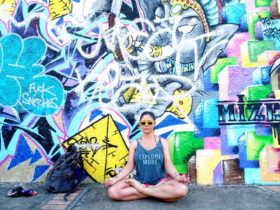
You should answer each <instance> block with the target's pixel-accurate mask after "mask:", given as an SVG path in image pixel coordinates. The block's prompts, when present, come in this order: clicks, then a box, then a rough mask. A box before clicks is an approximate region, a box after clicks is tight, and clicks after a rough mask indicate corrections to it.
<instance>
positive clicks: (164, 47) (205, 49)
mask: <svg viewBox="0 0 280 210" xmlns="http://www.w3.org/2000/svg"><path fill="white" fill-rule="evenodd" d="M141 6H142V8H143V10H144V14H146V17H147V18H148V20H147V19H146V20H144V21H145V23H147V26H146V27H147V30H146V32H145V33H138V35H137V33H135V31H133V32H131V31H130V29H129V28H128V27H127V28H125V29H123V28H122V29H121V32H122V33H121V34H122V35H121V38H119V39H118V41H119V42H120V43H119V45H120V48H121V49H122V53H123V54H124V56H123V57H124V61H123V63H124V65H122V66H124V69H125V70H123V71H126V75H129V76H130V78H131V79H130V81H129V83H127V82H125V84H124V85H123V86H122V88H121V89H119V90H118V91H117V92H116V94H119V97H118V101H117V104H118V105H119V106H120V107H126V106H128V107H129V105H130V104H131V103H133V109H134V112H135V111H136V113H137V112H141V111H142V110H143V109H147V105H148V106H149V109H151V110H152V111H153V112H154V113H155V115H156V116H157V117H158V116H161V115H162V114H163V113H164V112H166V111H170V112H173V113H174V114H176V115H177V116H178V117H179V118H185V117H186V116H187V115H188V114H189V113H190V111H191V106H192V96H193V95H194V94H196V93H199V91H200V90H201V89H203V88H202V84H201V80H200V78H201V74H202V73H203V72H204V71H206V70H207V69H208V68H209V67H210V66H211V65H213V64H214V63H215V62H216V60H217V58H218V56H219V54H220V53H221V52H222V51H223V50H224V49H225V47H226V45H227V43H228V41H229V40H230V38H231V37H232V36H233V34H234V33H235V32H236V31H237V29H238V26H237V25H233V24H221V25H218V24H219V11H218V6H217V3H216V1H215V0H201V1H195V0H182V1H181V0H180V1H179V0H162V1H142V2H141ZM151 11H154V15H151ZM150 21H152V23H151V22H150ZM139 22H141V20H140V21H139ZM125 31H126V32H125ZM142 32H143V31H142ZM125 33H127V35H126V36H124V34H125ZM135 34H136V35H135ZM139 34H140V35H139ZM135 72H136V73H135ZM133 82H140V83H141V86H140V87H139V86H133V85H132V83H133ZM124 110H128V112H129V111H131V109H130V108H127V109H124Z"/></svg>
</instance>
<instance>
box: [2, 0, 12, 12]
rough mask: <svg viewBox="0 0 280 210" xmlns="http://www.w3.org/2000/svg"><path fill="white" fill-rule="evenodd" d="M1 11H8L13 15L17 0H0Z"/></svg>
mask: <svg viewBox="0 0 280 210" xmlns="http://www.w3.org/2000/svg"><path fill="white" fill-rule="evenodd" d="M0 5H1V6H0V8H1V9H0V11H1V12H6V13H8V14H9V15H12V14H13V13H14V11H15V7H16V3H15V0H0Z"/></svg>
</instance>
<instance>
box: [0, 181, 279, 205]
mask: <svg viewBox="0 0 280 210" xmlns="http://www.w3.org/2000/svg"><path fill="white" fill-rule="evenodd" d="M18 185H19V184H15V183H0V192H1V196H0V209H3V210H43V209H44V210H46V209H66V210H70V209H73V210H91V209H94V210H95V209H97V210H107V209H108V210H109V209H110V210H112V209H117V210H127V209H129V210H138V209H139V210H146V209H147V210H148V209H149V210H170V209H172V210H173V209H174V210H176V209H188V210H279V209H280V186H274V187H264V186H247V185H246V186H245V185H241V186H240V185H238V186H236V185H234V186H232V185H231V186H198V185H190V186H189V195H188V196H187V197H186V198H184V199H182V200H179V201H177V202H175V203H164V202H160V201H157V200H153V199H143V200H138V201H126V202H117V201H111V200H110V199H108V197H107V195H106V188H104V187H103V186H102V185H100V184H83V185H81V187H80V188H79V189H78V190H77V191H76V192H75V193H73V194H71V195H70V196H69V197H68V201H67V202H65V201H64V200H63V195H64V194H50V193H47V192H46V191H45V190H44V188H43V184H40V183H35V184H34V183H32V184H22V185H21V186H22V187H24V188H32V189H34V190H36V191H37V192H38V195H35V196H33V197H16V198H11V197H6V193H7V192H8V191H9V190H10V189H11V188H13V187H15V186H18Z"/></svg>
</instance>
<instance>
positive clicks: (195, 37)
mask: <svg viewBox="0 0 280 210" xmlns="http://www.w3.org/2000/svg"><path fill="white" fill-rule="evenodd" d="M154 22H155V25H156V29H164V28H173V29H172V30H173V31H175V37H176V39H175V40H174V41H173V42H172V44H173V47H174V48H176V47H179V50H178V51H179V53H180V57H179V59H180V62H181V63H184V64H187V63H192V62H193V61H194V59H195V58H194V56H195V55H196V56H198V57H201V55H202V54H203V52H204V48H205V44H206V41H205V40H206V39H205V37H204V36H201V35H203V34H204V33H205V30H204V26H203V23H202V21H201V18H200V16H199V14H198V13H197V12H196V11H195V10H193V9H192V8H188V9H186V10H184V11H182V12H181V13H180V14H179V15H176V16H172V15H171V6H170V4H168V3H164V4H163V5H160V6H158V7H157V9H156V11H155V20H154ZM165 38H167V37H165ZM170 41H172V40H170ZM174 42H175V43H174ZM174 45H175V46H174ZM175 58H176V56H173V59H175Z"/></svg>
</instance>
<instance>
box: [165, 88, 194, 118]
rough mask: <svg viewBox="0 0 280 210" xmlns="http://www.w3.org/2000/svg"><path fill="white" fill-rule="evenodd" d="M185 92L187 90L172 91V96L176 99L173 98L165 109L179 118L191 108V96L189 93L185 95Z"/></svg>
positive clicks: (184, 115)
mask: <svg viewBox="0 0 280 210" xmlns="http://www.w3.org/2000/svg"><path fill="white" fill-rule="evenodd" d="M187 92H188V91H187V90H176V91H174V93H173V97H175V98H176V99H175V100H173V103H172V104H171V105H170V106H169V107H168V108H167V109H166V111H167V112H172V113H173V114H175V115H177V116H178V118H180V119H184V118H185V117H186V115H187V114H189V113H190V112H191V109H192V97H191V95H186V93H187Z"/></svg>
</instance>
